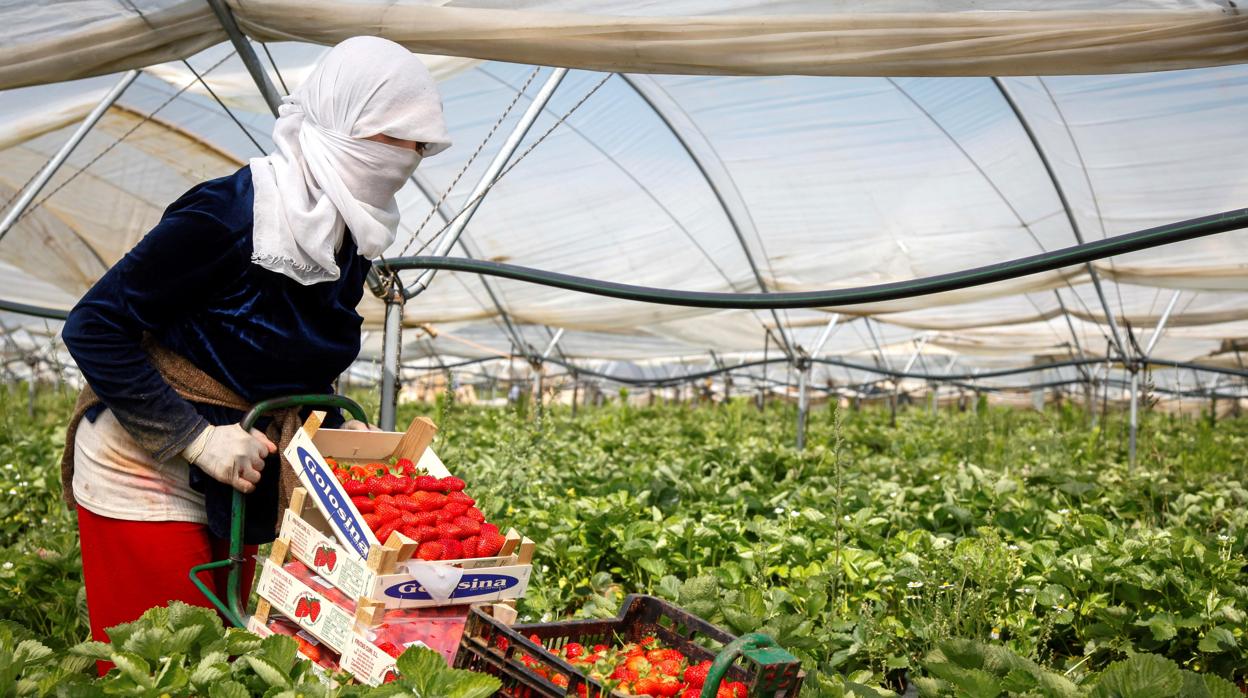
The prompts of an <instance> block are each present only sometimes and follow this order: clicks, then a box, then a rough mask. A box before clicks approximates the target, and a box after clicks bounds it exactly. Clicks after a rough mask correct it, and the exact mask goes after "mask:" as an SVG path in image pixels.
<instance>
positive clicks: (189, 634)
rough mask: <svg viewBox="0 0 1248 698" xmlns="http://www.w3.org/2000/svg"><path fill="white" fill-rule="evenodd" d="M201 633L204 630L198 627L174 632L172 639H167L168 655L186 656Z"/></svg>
mask: <svg viewBox="0 0 1248 698" xmlns="http://www.w3.org/2000/svg"><path fill="white" fill-rule="evenodd" d="M203 632H204V629H203V628H202V627H201V626H198V625H192V626H189V627H185V628H179V629H178V630H175V631H174V633H173V637H172V638H170V639H169V647H168V649H169V654H188V653H189V652H190V651H191V649H192V648H193V647H194V646H195V641H196V640H197V639H199V636H200V635H201V634H202V633H203Z"/></svg>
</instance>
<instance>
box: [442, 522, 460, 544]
mask: <svg viewBox="0 0 1248 698" xmlns="http://www.w3.org/2000/svg"><path fill="white" fill-rule="evenodd" d="M437 528H438V537H439V538H450V539H451V540H456V541H457V540H459V538H460V531H459V526H456V525H455V524H453V523H451V522H449V521H447V522H444V523H439V524H438V526H437Z"/></svg>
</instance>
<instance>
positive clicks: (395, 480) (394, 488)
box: [381, 473, 404, 494]
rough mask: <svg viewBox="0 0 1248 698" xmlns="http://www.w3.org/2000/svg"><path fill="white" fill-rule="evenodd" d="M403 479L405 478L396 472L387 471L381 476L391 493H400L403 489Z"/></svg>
mask: <svg viewBox="0 0 1248 698" xmlns="http://www.w3.org/2000/svg"><path fill="white" fill-rule="evenodd" d="M403 480H404V478H401V477H399V476H398V475H395V474H394V473H386V474H385V475H383V476H381V482H382V484H383V485H384V486H385V488H386V490H388V491H389V492H390V494H395V493H400V492H402V491H403Z"/></svg>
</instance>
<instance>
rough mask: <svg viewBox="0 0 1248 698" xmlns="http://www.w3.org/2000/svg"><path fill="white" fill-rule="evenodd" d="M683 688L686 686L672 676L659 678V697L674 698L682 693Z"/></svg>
mask: <svg viewBox="0 0 1248 698" xmlns="http://www.w3.org/2000/svg"><path fill="white" fill-rule="evenodd" d="M681 686H684V684H682V683H681V682H680V681H679V680H677V679H674V678H672V677H671V676H661V677H659V695H660V696H663V698H672V697H673V696H675V695H676V694H677V693H680V688H681Z"/></svg>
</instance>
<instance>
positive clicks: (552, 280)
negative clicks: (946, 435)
mask: <svg viewBox="0 0 1248 698" xmlns="http://www.w3.org/2000/svg"><path fill="white" fill-rule="evenodd" d="M1245 227H1248V208H1241V209H1237V210H1234V211H1224V212H1222V213H1215V214H1213V215H1209V216H1202V217H1200V218H1192V219H1189V220H1185V221H1179V222H1177V223H1169V224H1166V225H1161V226H1157V227H1156V228H1148V229H1147V230H1141V231H1137V232H1134V233H1128V234H1126V235H1118V236H1115V237H1112V238H1105V239H1103V240H1096V241H1093V242H1088V243H1084V244H1081V245H1074V246H1072V247H1064V248H1062V249H1060V250H1053V251H1051V252H1045V253H1042V254H1037V255H1032V256H1030V257H1023V258H1022V259H1015V260H1011V261H1008V262H1000V263H997V264H990V265H988V266H983V267H976V268H974V269H966V270H963V271H956V272H951V273H948V274H938V275H936V276H928V277H924V278H920V279H910V280H908V281H897V282H893V283H887V284H878V285H875V286H860V287H856V288H843V289H833V290H827V291H801V292H794V293H707V292H699V291H681V290H675V289H660V288H650V287H647V286H634V285H632V284H621V283H616V282H613V281H601V280H598V279H587V278H584V277H580V276H572V275H570V274H560V273H558V272H552V271H543V270H541V269H532V268H529V267H521V266H516V265H514V264H503V263H500V262H489V261H485V260H479V259H464V258H460V257H399V258H396V259H388V260H386V261H385V266H386V267H387V268H389V269H394V270H403V269H445V270H448V271H465V272H472V273H474V274H483V275H486V276H497V277H501V278H505V279H513V280H516V281H524V282H527V283H534V284H538V285H542V286H551V287H554V288H562V289H565V290H568V291H578V292H581V293H589V294H592V295H596V296H606V297H609V298H620V299H623V300H632V301H640V302H643V303H659V304H663V305H679V306H688V307H694V308H717V309H736V310H767V309H790V308H823V307H829V306H846V305H857V304H861V303H880V302H883V301H892V300H898V299H902V298H913V297H915V296H924V295H929V294H932V293H941V292H944V291H954V290H957V289H962V288H967V287H970V286H981V285H984V284H990V283H994V282H997V281H1005V280H1008V279H1016V278H1018V277H1020V276H1027V275H1029V274H1038V273H1040V272H1046V271H1053V270H1055V269H1061V268H1063V267H1069V266H1073V265H1077V264H1085V263H1087V262H1092V261H1095V260H1098V259H1103V258H1105V257H1112V256H1114V255H1120V254H1127V253H1129V252H1138V251H1139V250H1147V249H1150V248H1153V247H1159V246H1161V245H1169V244H1172V243H1176V242H1182V241H1184V240H1191V239H1193V238H1198V237H1204V236H1206V235H1214V234H1217V233H1224V232H1227V231H1231V230H1239V229H1241V228H1245ZM375 264H380V262H378V263H375Z"/></svg>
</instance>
